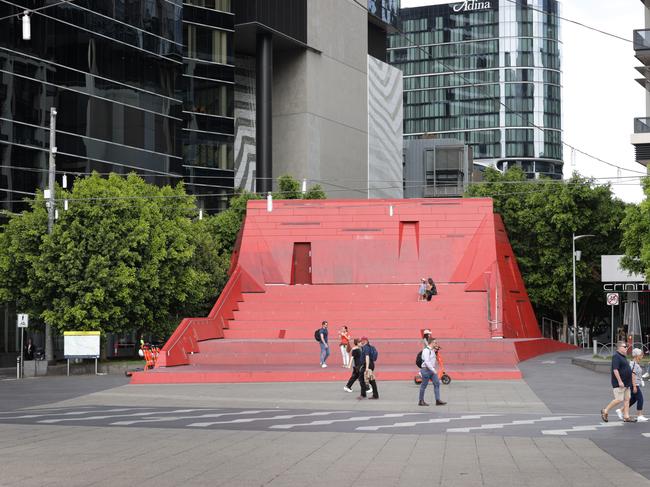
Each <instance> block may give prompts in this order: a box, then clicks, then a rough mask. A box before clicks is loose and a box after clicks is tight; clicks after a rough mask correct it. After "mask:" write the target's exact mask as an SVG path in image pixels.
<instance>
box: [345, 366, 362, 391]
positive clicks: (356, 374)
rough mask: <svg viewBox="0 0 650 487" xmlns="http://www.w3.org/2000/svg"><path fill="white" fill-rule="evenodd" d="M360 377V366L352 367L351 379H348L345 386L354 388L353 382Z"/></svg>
mask: <svg viewBox="0 0 650 487" xmlns="http://www.w3.org/2000/svg"><path fill="white" fill-rule="evenodd" d="M358 378H359V368H358V367H352V375H351V376H350V380H349V381H348V383H347V384H345V387H347V388H348V389H352V384H354V383H355V382H356V381H357V379H358Z"/></svg>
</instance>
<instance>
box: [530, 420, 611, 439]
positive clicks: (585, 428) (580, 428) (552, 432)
mask: <svg viewBox="0 0 650 487" xmlns="http://www.w3.org/2000/svg"><path fill="white" fill-rule="evenodd" d="M617 426H623V423H600V424H591V425H587V426H574V427H573V428H569V429H563V430H542V434H543V435H561V436H566V435H567V434H568V433H578V432H580V431H596V429H598V428H615V427H617Z"/></svg>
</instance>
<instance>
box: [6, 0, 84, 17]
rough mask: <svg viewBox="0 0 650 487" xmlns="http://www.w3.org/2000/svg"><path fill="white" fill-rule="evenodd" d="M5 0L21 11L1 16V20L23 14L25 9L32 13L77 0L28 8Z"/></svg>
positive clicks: (63, 0) (64, 0)
mask: <svg viewBox="0 0 650 487" xmlns="http://www.w3.org/2000/svg"><path fill="white" fill-rule="evenodd" d="M3 1H4V3H8V4H9V5H11V6H13V7H16V8H18V9H20V12H17V13H15V14H11V15H6V16H4V17H0V21H1V20H7V19H10V18H12V17H19V16H21V15H23V12H25V10H27V11H28V12H29V13H30V14H31V13H33V12H40V11H41V10H45V9H48V8H52V7H58V6H59V5H63V4H64V3H72V2H74V1H75V0H61V1H60V2H57V3H53V4H52V5H43V6H42V7H38V8H27V7H23V6H22V5H18V4H16V3H11V2H8V1H7V0H3Z"/></svg>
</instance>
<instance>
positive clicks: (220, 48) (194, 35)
mask: <svg viewBox="0 0 650 487" xmlns="http://www.w3.org/2000/svg"><path fill="white" fill-rule="evenodd" d="M184 30H185V45H186V46H187V57H189V58H192V59H200V60H202V61H209V62H212V63H220V64H228V33H227V32H222V31H219V30H213V29H208V28H203V27H198V26H195V25H190V24H185V25H184Z"/></svg>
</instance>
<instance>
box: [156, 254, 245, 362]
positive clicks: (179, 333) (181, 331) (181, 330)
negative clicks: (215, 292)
mask: <svg viewBox="0 0 650 487" xmlns="http://www.w3.org/2000/svg"><path fill="white" fill-rule="evenodd" d="M240 279H241V268H240V267H239V266H237V267H236V268H235V270H234V271H233V273H232V275H231V277H230V279H228V282H227V283H226V286H225V287H224V289H223V291H221V294H220V295H219V297H218V298H217V302H216V303H215V305H214V307H213V308H212V310H211V311H210V313H209V315H208V317H207V318H197V317H194V318H184V319H183V321H181V324H180V325H179V327H178V328H176V331H174V334H173V335H172V337H171V338H170V341H171V339H174V341H173V342H171V344H170V345H169V346H167V345H168V344H169V343H170V341H168V342H167V343H165V346H164V347H163V349H162V351H163V352H165V356H166V357H169V356H170V355H171V353H172V351H173V350H174V349H175V347H176V346H177V345H178V344H179V342H181V340H182V339H183V338H184V337H185V336H186V333H187V330H188V328H189V327H190V326H191V325H193V324H194V322H195V321H198V320H204V321H206V320H207V321H213V320H214V321H217V320H216V318H217V317H218V316H219V313H220V312H221V310H222V309H223V306H224V304H225V303H226V302H228V298H230V294H231V293H232V292H233V290H235V289H236V285H237V284H239V280H240ZM183 322H185V325H184V326H183ZM216 324H217V326H221V329H222V330H223V320H222V321H221V323H219V322H218V321H217V323H216ZM184 354H185V355H187V354H186V353H185V352H184Z"/></svg>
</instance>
